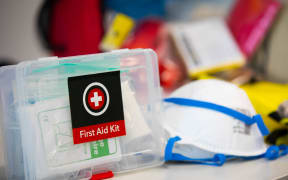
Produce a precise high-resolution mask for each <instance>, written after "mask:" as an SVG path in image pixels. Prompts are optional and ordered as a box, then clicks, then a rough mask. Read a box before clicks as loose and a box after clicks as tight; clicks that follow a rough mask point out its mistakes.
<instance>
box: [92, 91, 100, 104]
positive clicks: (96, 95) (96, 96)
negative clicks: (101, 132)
mask: <svg viewBox="0 0 288 180" xmlns="http://www.w3.org/2000/svg"><path fill="white" fill-rule="evenodd" d="M90 101H91V102H93V103H94V104H95V106H96V107H98V106H99V102H100V101H102V96H98V93H97V92H94V96H93V97H92V98H90Z"/></svg>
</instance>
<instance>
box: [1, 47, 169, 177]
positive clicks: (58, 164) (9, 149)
mask: <svg viewBox="0 0 288 180" xmlns="http://www.w3.org/2000/svg"><path fill="white" fill-rule="evenodd" d="M0 83H1V100H2V110H3V111H2V114H3V118H2V119H3V121H2V133H3V137H4V156H5V158H6V159H5V173H6V178H7V179H21V180H22V179H25V180H36V179H37V180H38V179H45V180H46V179H53V180H54V179H90V178H91V177H92V175H93V174H99V173H102V172H107V171H112V172H113V173H118V172H119V173H120V172H126V171H130V170H134V169H139V168H145V167H152V166H157V165H161V164H162V163H163V154H164V152H163V151H164V142H165V140H164V134H163V130H162V128H161V127H160V125H159V118H160V115H161V93H160V85H159V76H158V65H157V56H156V54H155V53H154V52H153V51H152V50H147V49H136V50H119V51H113V52H110V53H103V54H94V55H84V56H75V57H67V58H57V57H55V58H46V59H45V58H44V59H39V60H36V61H25V62H22V63H20V64H18V65H13V66H6V67H2V68H1V69H0Z"/></svg>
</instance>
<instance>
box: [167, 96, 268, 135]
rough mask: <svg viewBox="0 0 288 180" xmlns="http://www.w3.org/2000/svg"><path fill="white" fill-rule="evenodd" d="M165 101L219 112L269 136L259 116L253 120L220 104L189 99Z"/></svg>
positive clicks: (169, 99)
mask: <svg viewBox="0 0 288 180" xmlns="http://www.w3.org/2000/svg"><path fill="white" fill-rule="evenodd" d="M164 101H165V102H169V103H174V104H177V105H181V106H192V107H198V108H205V109H210V110H214V111H217V112H221V113H223V114H226V115H228V116H231V117H233V118H235V119H238V120H240V121H242V122H244V123H245V124H247V125H252V124H254V123H256V124H257V125H258V128H259V130H260V132H261V133H262V135H263V136H266V135H268V134H269V130H268V129H267V127H266V126H265V124H264V122H263V119H262V118H261V116H260V115H259V114H257V115H255V116H253V117H252V118H251V117H249V116H247V115H245V114H243V113H240V112H238V111H235V110H233V109H230V108H228V107H225V106H221V105H218V104H214V103H210V102H205V101H199V100H194V99H187V98H166V99H164Z"/></svg>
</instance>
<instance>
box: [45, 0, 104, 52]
mask: <svg viewBox="0 0 288 180" xmlns="http://www.w3.org/2000/svg"><path fill="white" fill-rule="evenodd" d="M49 32H50V33H51V34H50V38H51V39H50V41H51V43H52V44H53V45H54V46H57V47H61V48H60V49H55V50H54V52H53V53H54V55H55V56H59V57H63V56H74V55H82V54H90V53H98V52H100V50H99V43H100V41H101V38H102V35H103V26H102V14H101V1H100V0H85V1H79V0H58V1H57V2H56V3H55V4H54V7H53V10H52V16H51V22H50V31H49Z"/></svg>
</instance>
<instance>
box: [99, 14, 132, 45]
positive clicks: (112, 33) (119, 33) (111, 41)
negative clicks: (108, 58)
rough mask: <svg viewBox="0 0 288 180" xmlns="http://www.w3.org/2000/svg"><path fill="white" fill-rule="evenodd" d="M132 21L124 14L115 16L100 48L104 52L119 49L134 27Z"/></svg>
mask: <svg viewBox="0 0 288 180" xmlns="http://www.w3.org/2000/svg"><path fill="white" fill-rule="evenodd" d="M134 24H135V23H134V20H133V19H132V18H130V17H129V16H126V15H124V14H117V15H116V16H115V18H114V20H113V22H112V24H111V26H110V28H109V30H108V31H107V33H106V34H105V36H104V38H103V40H102V42H101V44H100V48H101V49H102V50H104V51H110V50H114V49H119V48H120V47H121V46H122V44H123V42H124V40H125V39H126V37H127V35H128V34H129V33H130V32H131V30H132V29H133V27H134Z"/></svg>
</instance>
